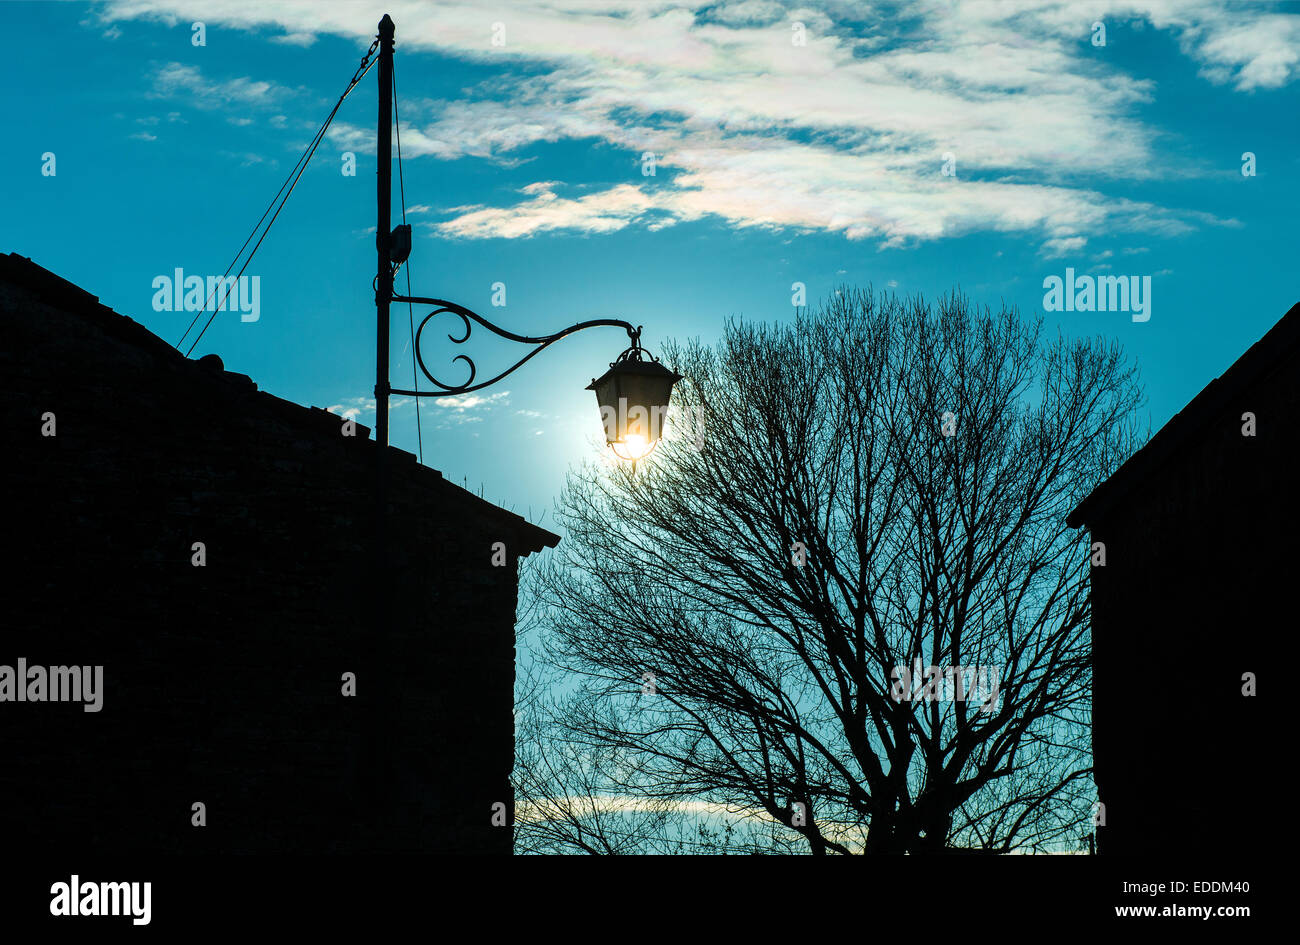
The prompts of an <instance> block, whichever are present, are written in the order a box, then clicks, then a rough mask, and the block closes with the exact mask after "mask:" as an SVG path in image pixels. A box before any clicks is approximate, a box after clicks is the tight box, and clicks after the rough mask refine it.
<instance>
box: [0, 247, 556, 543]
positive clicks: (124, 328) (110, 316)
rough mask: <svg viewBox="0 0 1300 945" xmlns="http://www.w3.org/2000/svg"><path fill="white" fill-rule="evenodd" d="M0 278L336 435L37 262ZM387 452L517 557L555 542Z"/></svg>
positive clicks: (361, 438) (7, 261)
mask: <svg viewBox="0 0 1300 945" xmlns="http://www.w3.org/2000/svg"><path fill="white" fill-rule="evenodd" d="M0 282H4V283H8V284H10V285H13V286H17V287H20V288H23V289H26V290H27V291H29V292H31V293H32V294H34V295H36V296H37V297H38V298H40V299H41V300H42V301H43V302H45V303H46V304H49V305H51V306H56V307H58V308H60V309H63V310H64V311H67V312H69V313H71V314H74V315H77V316H80V317H82V318H84V319H86V320H87V321H88V322H90V323H92V324H93V325H94V326H95V328H97V329H98V330H100V331H102V332H104V333H105V334H108V335H110V336H112V337H114V338H117V339H119V340H121V341H124V342H127V343H129V344H132V345H135V346H137V347H139V348H140V349H142V350H144V351H146V352H148V353H149V354H150V355H151V356H152V357H155V358H158V359H161V360H163V361H164V362H166V361H170V362H172V364H173V365H174V366H177V367H178V368H179V369H181V370H188V371H193V372H194V373H195V375H196V377H198V376H202V377H204V378H210V377H212V376H213V374H214V373H215V374H218V375H219V376H221V377H223V378H224V379H225V380H226V381H228V382H229V383H230V385H231V391H232V394H233V393H234V392H236V391H238V392H239V393H240V394H241V395H243V396H247V395H248V394H249V393H251V394H252V395H253V402H254V404H255V405H256V406H257V407H260V408H261V409H264V410H267V411H272V412H274V413H275V414H276V415H277V419H279V420H281V421H283V422H285V423H287V424H290V425H295V426H297V427H299V428H301V429H303V430H304V431H314V432H318V433H319V432H322V431H328V432H329V433H331V434H335V435H336V434H337V433H338V429H339V425H340V424H341V423H342V422H343V420H344V418H343V417H340V416H338V415H337V414H333V413H330V412H329V411H327V410H323V409H321V408H320V407H310V408H309V407H304V406H302V405H301V404H296V403H294V402H292V401H289V400H284V399H283V398H281V397H276V396H275V395H273V394H269V393H267V392H266V391H259V390H258V389H257V385H256V384H255V383H253V380H252V378H250V377H248V376H247V375H246V374H238V373H235V372H233V371H226V370H224V369H223V368H220V367H216V366H215V364H216V363H217V362H216V361H215V359H209V360H208V361H207V362H206V363H202V364H201V363H200V362H199V359H195V360H190V359H189V358H186V357H185V356H184V355H183V354H181V352H180V351H179V350H177V349H176V348H174V347H172V346H171V345H170V344H168V343H167V342H166V341H164V340H163V339H162V338H159V337H158V336H157V335H155V334H154V333H153V332H151V331H149V329H147V328H145V327H144V326H143V325H141V324H139V323H138V322H136V321H133V320H132V319H130V318H128V317H126V316H125V315H120V314H118V313H117V312H115V311H113V310H112V309H111V308H109V307H108V306H106V305H104V304H102V303H101V302H100V301H99V298H98V297H97V296H94V295H91V294H90V293H89V292H87V291H86V290H85V289H82V288H81V287H79V286H76V285H74V284H72V283H71V282H69V281H67V280H66V279H63V278H61V277H59V276H57V275H55V274H54V273H52V272H50V271H49V270H47V269H45V268H43V267H41V266H39V265H37V264H36V263H34V262H32V261H31V259H29V258H27V257H26V256H20V255H18V254H17V253H9V254H8V255H4V256H0ZM241 409H246V408H241ZM357 431H358V435H357V437H356V438H355V440H354V442H355V444H356V447H357V448H358V449H365V450H374V449H376V448H377V446H376V444H375V442H374V441H373V440H371V439H370V438H369V436H370V428H369V427H366V426H364V425H362V424H360V423H358V424H357ZM388 450H389V457H388V459H389V469H390V474H391V475H392V476H393V477H395V478H401V477H415V479H416V481H417V484H418V485H419V486H420V488H422V489H430V490H438V491H441V492H443V493H444V494H445V495H446V497H447V499H448V501H450V502H456V503H460V504H461V505H462V506H470V507H477V508H476V511H478V512H480V513H481V514H483V515H485V516H486V517H488V518H490V519H493V520H495V521H498V522H500V523H501V524H502V526H503V527H505V528H508V529H509V530H510V531H512V532H513V533H514V534H516V535H517V536H518V540H519V541H520V543H521V551H520V554H521V555H525V554H531V553H532V552H536V551H541V550H542V549H543V548H554V547H555V546H556V545H557V544H559V541H560V536H558V535H555V534H553V533H551V532H549V531H547V530H546V529H544V528H539V527H538V526H536V525H533V524H532V523H531V522H529V521H528V520H527V519H525V518H523V517H522V516H520V515H516V514H515V513H513V512H510V511H507V510H506V509H503V508H501V507H500V506H497V505H493V504H492V503H491V502H488V501H486V500H485V499H481V498H479V497H478V496H476V495H474V493H472V492H470V491H468V490H467V489H462V488H461V487H460V486H457V485H455V484H454V483H451V482H449V481H447V480H446V479H445V478H443V475H442V473H441V472H439V471H438V470H436V469H433V468H431V467H429V466H423V465H421V464H419V463H417V462H416V461H415V456H414V455H413V454H411V453H408V452H407V451H406V450H401V449H397V448H396V447H394V446H389V447H388ZM421 480H423V481H421Z"/></svg>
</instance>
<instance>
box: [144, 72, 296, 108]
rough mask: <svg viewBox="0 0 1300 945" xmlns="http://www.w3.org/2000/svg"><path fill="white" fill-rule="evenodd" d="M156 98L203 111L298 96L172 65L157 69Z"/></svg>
mask: <svg viewBox="0 0 1300 945" xmlns="http://www.w3.org/2000/svg"><path fill="white" fill-rule="evenodd" d="M151 80H152V83H153V89H152V91H151V92H150V93H149V95H150V97H152V98H166V99H174V98H183V99H185V100H186V101H188V102H189V103H190V104H192V105H194V106H196V107H198V108H203V109H216V108H228V107H230V106H232V105H256V106H260V107H265V106H272V105H278V104H280V103H282V102H283V101H284V100H285V99H287V98H290V97H292V96H293V95H295V94H297V93H296V92H295V91H294V90H293V89H291V88H289V87H287V86H284V85H279V84H278V83H275V82H267V81H264V80H259V79H250V78H248V77H247V76H239V77H237V78H233V79H224V80H213V79H208V78H205V77H204V75H203V73H202V71H201V70H200V69H199V67H198V66H191V65H187V64H185V63H180V62H169V63H166V64H164V65H160V66H157V67H155V68H154V70H153V73H152V76H151Z"/></svg>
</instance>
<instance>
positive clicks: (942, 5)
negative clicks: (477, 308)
mask: <svg viewBox="0 0 1300 945" xmlns="http://www.w3.org/2000/svg"><path fill="white" fill-rule="evenodd" d="M183 7H185V4H183V3H182V2H181V0H115V2H110V3H108V4H107V5H106V6H105V7H104V9H103V16H104V18H105V19H106V20H110V21H112V20H118V19H130V18H134V17H155V18H160V19H165V18H167V17H174V16H177V15H179V14H180V12H181V10H182V8H183ZM357 12H358V11H357V10H356V9H355V8H353V7H351V6H349V5H335V4H322V5H313V6H310V7H309V6H306V5H301V4H296V3H284V2H275V0H266V2H259V3H256V4H252V3H246V2H242V0H213V2H212V3H211V4H210V5H208V6H205V16H206V18H207V19H208V21H210V22H218V23H221V24H223V25H225V26H233V27H239V28H247V29H255V28H256V29H265V28H267V27H268V26H269V27H273V28H278V29H280V30H282V31H283V32H284V36H283V37H281V40H280V41H294V42H303V41H305V40H304V37H305V36H307V35H319V34H323V33H330V34H335V35H342V36H347V37H352V38H356V39H357V40H358V41H359V42H360V41H364V40H365V39H367V38H368V35H369V32H370V31H371V30H372V29H373V25H372V24H369V23H367V22H363V21H362V19H361V18H360V17H358V15H357ZM392 12H393V15H394V17H395V18H396V20H397V22H398V24H399V30H400V39H401V42H402V48H403V50H404V51H405V52H407V53H408V54H409V53H410V52H411V51H416V50H431V51H437V52H440V53H443V54H451V55H455V56H459V57H464V58H469V59H474V60H479V61H489V60H490V61H502V62H504V63H507V64H516V65H524V66H527V67H528V68H529V69H530V70H531V71H534V72H535V74H533V75H531V76H530V77H528V78H523V79H520V78H519V77H518V76H511V77H510V79H509V81H508V82H506V81H505V80H504V79H502V80H495V81H488V82H483V83H480V85H479V86H476V87H473V88H470V89H468V90H466V92H465V95H463V96H461V97H458V98H457V99H456V100H454V101H442V102H413V103H410V104H411V106H412V107H411V110H410V111H409V112H404V114H406V115H409V117H408V118H407V122H408V123H407V124H405V125H404V127H403V132H402V145H403V153H404V154H405V155H406V156H407V157H409V158H412V159H416V158H420V157H425V156H429V157H435V158H440V159H452V158H464V157H474V158H479V159H485V160H490V161H494V162H497V163H498V164H518V163H520V162H522V161H523V160H524V159H525V156H524V154H523V153H522V152H523V151H524V149H525V148H528V147H532V146H535V145H538V144H542V143H547V142H556V141H561V140H587V139H592V140H598V141H602V142H605V143H607V144H609V145H612V146H614V147H616V148H619V149H621V150H622V151H624V152H625V153H627V155H628V175H629V180H628V181H627V182H622V183H616V184H613V185H609V186H605V187H603V188H602V189H599V190H596V191H592V192H587V193H567V192H565V191H564V190H563V189H562V186H561V184H559V183H557V182H555V181H549V180H548V181H538V182H536V183H534V184H533V185H530V187H529V188H524V193H523V194H522V195H521V199H519V200H516V201H513V202H506V203H503V204H501V205H500V206H486V205H476V206H472V207H467V208H462V209H461V210H459V211H456V212H453V213H452V214H450V215H449V218H447V219H444V220H441V221H437V222H436V223H435V224H434V225H435V226H436V227H437V228H438V230H439V231H440V232H441V233H443V234H445V235H449V236H456V237H462V238H470V239H478V238H488V237H501V238H524V237H530V236H535V235H538V234H542V233H547V232H553V231H573V232H580V233H608V232H612V231H615V230H620V229H623V228H626V227H628V226H633V225H636V226H645V227H649V228H662V227H666V226H673V225H678V224H682V223H688V222H691V221H695V220H701V219H705V218H711V219H716V220H719V221H722V222H724V223H726V224H728V225H730V226H733V227H737V228H747V227H761V228H774V229H777V228H779V229H784V230H793V231H809V232H829V233H838V234H841V235H843V236H845V237H847V238H849V239H863V240H874V241H876V242H877V243H879V244H880V245H886V246H896V245H905V244H910V243H916V242H922V241H928V240H935V239H941V238H945V237H949V236H957V235H962V234H966V233H970V232H975V231H998V232H1020V233H1024V234H1026V235H1027V236H1029V237H1031V238H1038V239H1040V240H1041V245H1042V252H1043V253H1044V255H1048V256H1051V255H1060V254H1062V253H1065V252H1070V251H1073V250H1074V249H1075V248H1077V247H1081V246H1082V245H1084V243H1085V242H1086V240H1087V239H1088V238H1089V237H1092V236H1098V235H1102V234H1111V233H1115V232H1117V231H1128V232H1157V233H1165V234H1169V233H1177V232H1186V231H1189V230H1191V229H1194V228H1196V227H1200V226H1206V225H1218V224H1223V223H1230V222H1231V221H1225V220H1220V219H1217V218H1215V217H1213V216H1210V215H1207V214H1197V213H1193V212H1190V211H1187V210H1184V209H1181V208H1178V207H1162V206H1157V205H1153V204H1148V203H1138V202H1133V201H1125V200H1120V199H1116V198H1114V197H1112V196H1110V195H1109V193H1108V191H1109V190H1110V189H1111V186H1112V185H1113V184H1114V182H1115V181H1122V180H1130V181H1131V180H1145V179H1148V178H1151V177H1155V176H1157V175H1159V176H1165V177H1168V176H1173V175H1182V176H1189V175H1196V174H1200V173H1204V172H1205V169H1204V168H1201V167H1197V166H1194V165H1193V164H1192V163H1191V162H1190V161H1184V162H1182V163H1179V162H1178V161H1176V160H1174V161H1171V159H1169V158H1168V156H1167V155H1168V154H1169V153H1170V149H1169V148H1167V147H1165V146H1164V145H1165V144H1166V142H1165V141H1164V140H1163V139H1164V138H1165V135H1164V134H1163V133H1162V132H1161V130H1160V129H1159V128H1154V127H1151V126H1149V125H1147V124H1145V123H1144V122H1143V121H1142V119H1141V118H1140V117H1138V116H1139V109H1140V108H1141V107H1142V106H1145V105H1148V104H1150V103H1151V102H1153V101H1154V100H1155V95H1156V89H1155V88H1154V86H1153V84H1152V83H1151V82H1150V81H1148V80H1145V79H1142V78H1137V77H1134V76H1131V75H1129V74H1127V73H1126V72H1124V71H1123V67H1122V65H1121V63H1122V59H1121V57H1119V56H1117V55H1114V54H1112V53H1111V52H1110V50H1109V49H1108V48H1106V47H1102V48H1097V47H1094V46H1092V44H1091V43H1090V42H1089V37H1090V34H1091V26H1092V23H1093V22H1094V20H1097V19H1100V20H1103V21H1105V22H1106V23H1107V24H1108V26H1109V29H1110V34H1111V36H1112V37H1115V36H1117V35H1121V31H1122V30H1123V29H1125V28H1132V29H1137V28H1139V27H1143V28H1152V27H1153V28H1155V29H1158V30H1164V31H1168V32H1169V33H1170V35H1172V36H1173V37H1175V39H1176V41H1177V43H1178V44H1179V47H1180V48H1181V49H1182V51H1183V52H1184V54H1186V55H1187V56H1188V57H1190V58H1191V59H1192V60H1193V61H1194V62H1196V63H1197V64H1198V67H1199V69H1200V73H1201V75H1202V76H1203V77H1204V78H1205V79H1206V81H1209V82H1212V83H1216V84H1220V85H1224V86H1228V87H1231V88H1233V89H1236V90H1240V91H1243V92H1250V91H1255V90H1260V89H1270V88H1277V87H1280V86H1282V85H1284V84H1286V83H1288V82H1291V81H1293V80H1294V79H1295V78H1296V77H1297V74H1298V70H1300V66H1298V58H1300V14H1297V13H1293V12H1291V11H1290V10H1288V9H1287V8H1284V7H1278V8H1260V7H1256V6H1254V5H1249V6H1248V5H1244V4H1242V5H1233V6H1231V7H1224V6H1220V5H1218V4H1214V3H1210V2H1208V0H1206V2H1201V0H1188V2H1181V3H1170V2H1165V0H1131V2H1108V0H1100V2H1098V3H1096V4H1094V5H1093V6H1090V7H1088V8H1087V9H1086V10H1085V9H1082V8H1080V7H1078V6H1077V5H1075V4H1071V3H1066V2H1054V0H1052V2H1049V0H1025V2H1022V3H1014V4H1006V3H992V2H985V0H958V2H940V0H922V2H919V3H915V4H905V5H901V6H895V5H891V4H885V5H881V6H880V7H879V8H874V12H873V15H872V16H871V17H870V25H869V26H866V27H863V26H862V25H861V22H862V20H863V13H864V11H863V10H861V9H858V8H857V7H856V6H849V5H845V4H841V3H838V2H826V3H817V4H805V3H798V4H793V3H790V4H786V3H777V2H774V0H739V2H731V3H722V4H717V3H708V2H704V0H695V2H685V3H669V2H660V0H646V2H640V3H626V4H624V3H613V2H596V3H593V2H589V0H529V2H524V0H518V2H513V3H502V4H501V5H500V6H499V9H498V8H494V12H493V14H492V16H491V17H488V16H485V14H484V13H483V11H482V8H481V6H479V5H478V4H476V3H472V2H468V0H463V2H448V3H440V4H438V5H437V6H436V7H430V6H427V5H424V4H406V3H396V2H395V3H394V5H393V10H392ZM877 14H878V15H877ZM493 21H497V22H501V23H503V24H504V25H505V27H506V44H505V46H501V47H494V46H492V45H491V29H490V26H491V22H493ZM795 24H800V25H801V27H802V30H803V33H802V35H803V36H805V37H806V43H805V44H803V45H797V44H796V43H794V42H792V37H793V36H794V35H795V29H794V27H795ZM290 37H293V39H290ZM157 82H158V85H159V87H160V88H162V89H168V90H172V91H177V92H179V91H184V92H186V93H189V94H191V95H193V96H194V97H195V98H196V100H197V101H199V102H207V103H215V102H217V101H222V100H225V101H232V102H240V101H244V102H247V101H249V100H251V98H254V97H255V98H258V99H261V98H264V97H266V96H269V97H272V98H275V97H276V96H277V95H283V94H284V93H285V92H286V91H288V90H284V89H277V88H273V87H268V88H266V89H263V88H261V87H262V86H270V85H271V84H269V83H258V82H255V81H254V80H252V79H246V78H245V79H234V80H227V81H225V82H221V83H212V82H208V81H206V80H204V79H203V78H202V77H201V76H200V75H199V74H198V72H197V70H196V69H194V67H190V66H183V65H181V64H178V63H171V64H169V65H168V66H167V67H164V69H163V70H161V71H160V73H159V76H158V77H157ZM331 136H332V137H331V141H332V143H334V144H335V145H336V146H338V147H339V148H342V149H346V150H354V151H371V152H373V147H374V142H373V134H372V133H371V131H370V129H368V128H359V127H355V126H351V125H347V124H344V123H338V124H336V125H335V127H334V128H332V129H331ZM647 151H648V152H652V153H654V154H655V155H656V156H657V160H658V167H657V173H656V175H655V177H653V178H644V177H642V176H641V174H640V170H639V168H640V164H639V161H640V155H641V154H643V153H644V152H647ZM1175 153H1176V152H1175ZM946 155H951V157H952V160H953V162H954V167H955V175H944V174H943V173H942V171H941V167H942V166H943V164H944V163H945V160H946V158H945V156H946Z"/></svg>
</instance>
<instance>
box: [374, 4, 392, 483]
mask: <svg viewBox="0 0 1300 945" xmlns="http://www.w3.org/2000/svg"><path fill="white" fill-rule="evenodd" d="M393 32H394V28H393V21H392V19H391V18H390V17H389V16H388V14H387V13H385V14H384V18H383V19H382V20H380V21H379V184H378V189H377V197H378V203H379V219H378V223H377V226H378V229H377V230H376V232H375V246H376V247H377V248H378V250H379V279H378V281H377V282H376V283H375V308H376V310H377V315H378V319H379V329H378V331H377V332H376V337H375V345H376V347H375V442H376V443H378V444H379V452H380V454H381V456H382V454H383V453H384V452H385V450H386V447H387V446H388V381H389V377H388V304H389V302H390V300H391V299H392V297H393V268H392V261H391V258H392V257H391V253H390V248H389V242H390V240H391V238H392V232H393ZM381 462H382V460H381Z"/></svg>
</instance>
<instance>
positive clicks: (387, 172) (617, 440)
mask: <svg viewBox="0 0 1300 945" xmlns="http://www.w3.org/2000/svg"><path fill="white" fill-rule="evenodd" d="M394 33H395V28H394V26H393V21H392V19H391V18H390V17H389V16H388V15H387V14H385V15H384V18H383V19H382V20H380V21H379V38H378V42H379V180H378V198H379V199H378V204H379V218H378V226H377V228H376V234H375V244H376V248H377V249H378V251H379V271H378V275H377V276H376V279H375V307H376V309H377V314H378V331H377V333H376V342H377V352H376V365H375V367H376V371H375V373H376V378H375V410H376V413H377V416H376V423H375V439H376V440H377V441H378V443H379V445H380V446H381V447H386V446H387V445H388V398H389V395H391V394H402V395H405V396H408V397H454V396H457V395H460V394H468V393H470V392H472V391H476V390H482V389H483V388H484V387H489V386H491V385H492V384H495V383H496V382H497V381H499V380H501V379H502V378H503V377H506V376H507V375H508V374H511V373H513V372H514V371H516V370H517V369H519V368H520V367H522V366H523V365H524V364H525V363H527V362H528V361H529V360H531V359H532V358H533V357H534V356H536V355H537V354H540V353H541V352H542V351H543V350H545V349H546V348H548V347H549V346H550V345H552V344H554V343H555V342H557V341H559V340H560V339H561V338H566V337H568V336H569V335H572V334H574V333H575V332H579V331H582V330H583V329H586V328H599V327H607V328H622V329H623V330H624V331H626V332H627V336H628V339H629V340H630V341H631V346H630V347H628V348H627V349H626V350H625V351H623V353H622V354H620V355H619V356H618V358H617V359H616V360H615V361H613V362H612V363H611V364H610V366H609V370H608V371H606V372H605V373H604V374H603V375H602V376H601V377H600V379H599V380H596V379H593V380H592V382H591V385H590V386H589V387H588V388H587V389H588V390H594V391H595V392H596V399H597V401H599V403H600V412H601V420H602V422H603V423H604V426H605V440H606V442H607V443H608V444H609V447H610V449H611V450H612V451H613V453H614V455H615V456H618V457H619V458H620V459H626V460H637V459H640V458H641V457H643V456H645V455H647V454H648V453H650V451H651V450H653V449H654V448H655V445H656V444H657V443H658V441H659V438H660V435H661V433H662V427H663V418H664V416H665V415H666V413H667V411H668V398H669V394H670V393H671V391H672V386H673V384H675V383H676V382H677V381H679V380H681V375H680V374H676V373H674V372H673V371H670V370H668V368H666V367H664V366H663V365H662V364H660V363H659V361H658V359H657V358H654V357H652V356H651V355H650V354H649V352H647V351H646V350H645V349H644V348H642V347H641V328H640V327H639V326H638V327H636V328H633V327H632V325H631V323H630V322H625V321H623V320H621V319H616V318H597V319H591V320H589V321H585V322H578V323H577V324H575V325H570V326H569V327H568V328H564V329H562V330H560V331H557V332H553V333H551V334H549V335H538V336H530V335H517V334H515V333H514V332H511V331H507V330H505V329H504V328H502V327H500V326H499V325H494V324H492V323H491V322H489V321H488V320H487V319H485V318H483V317H482V316H481V315H479V314H477V313H475V312H472V311H470V310H469V309H467V308H466V307H465V306H463V305H458V304H456V303H455V302H449V301H447V300H445V299H435V298H427V297H424V296H406V295H397V294H395V293H394V292H393V282H394V276H395V275H396V274H397V270H398V268H399V267H400V266H401V265H402V263H404V262H405V261H406V259H407V257H408V256H409V255H410V252H411V228H410V227H409V226H406V225H402V226H398V227H396V228H392V229H391V230H390V226H391V223H392V215H391V207H392V168H391V160H392V123H391V118H392V114H393V100H392V96H393V37H394ZM392 302H409V303H412V304H416V305H432V306H434V308H433V310H432V311H431V312H429V314H428V315H426V316H425V317H424V319H423V320H422V321H421V322H420V327H419V329H418V330H417V331H416V333H415V343H414V347H415V357H416V361H417V363H418V364H419V366H420V370H421V371H422V372H423V373H424V376H425V377H426V378H428V379H429V381H430V383H432V384H433V386H434V388H435V389H434V390H401V389H399V388H394V387H391V386H389V376H388V322H389V306H390V304H391V303H392ZM442 314H451V315H456V316H459V317H460V319H461V322H462V323H463V325H464V329H465V330H464V334H463V335H461V336H460V337H457V336H456V335H454V334H451V333H448V335H447V338H448V339H449V340H450V341H451V342H452V343H453V344H464V343H465V342H467V341H469V336H470V332H471V330H472V328H473V325H474V324H475V323H477V324H479V325H482V326H483V327H484V328H486V329H487V330H488V331H490V332H492V333H493V334H495V335H497V336H498V337H501V338H505V339H507V340H509V341H514V342H517V343H519V344H529V345H533V350H532V351H530V352H528V354H526V355H524V356H523V357H522V358H520V359H519V360H518V361H516V362H515V363H514V364H513V365H511V366H510V367H508V368H506V370H504V371H502V372H501V373H500V374H498V375H496V376H495V377H493V378H491V379H489V380H486V381H482V382H480V383H477V384H476V383H475V382H474V381H475V378H476V375H477V368H476V367H475V365H474V361H473V359H472V358H470V357H468V356H467V355H464V354H459V355H457V356H456V357H455V358H454V359H453V360H454V361H463V362H465V364H466V365H467V366H468V368H469V377H468V378H467V379H466V380H465V381H464V382H463V383H460V384H446V383H443V382H442V381H440V380H439V379H438V378H437V377H435V376H434V375H433V374H432V373H431V372H430V371H429V369H428V367H427V366H426V365H425V363H424V356H423V354H422V352H421V348H420V340H421V337H422V336H423V333H424V329H425V326H426V325H428V324H429V322H430V321H432V320H433V319H434V318H436V317H437V316H439V315H442ZM383 453H384V451H383V450H382V449H381V450H380V457H381V459H380V465H381V474H380V495H381V496H382V494H383V491H384V490H383V485H384V484H383V473H382V465H383V460H382V456H383Z"/></svg>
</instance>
